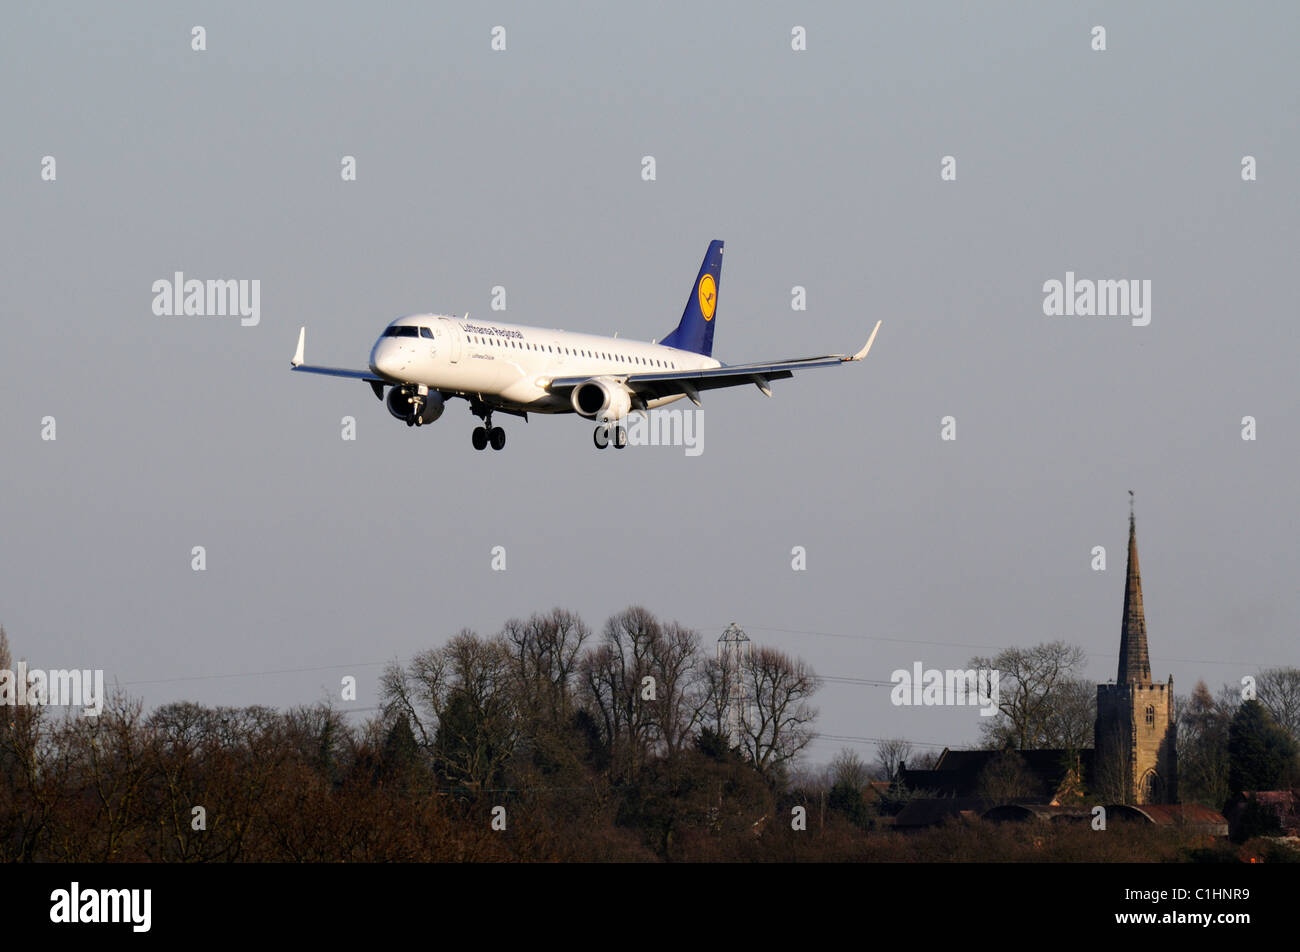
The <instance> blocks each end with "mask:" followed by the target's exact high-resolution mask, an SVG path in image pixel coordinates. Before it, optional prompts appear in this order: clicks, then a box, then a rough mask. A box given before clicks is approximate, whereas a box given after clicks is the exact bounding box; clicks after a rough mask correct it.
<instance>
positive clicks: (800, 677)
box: [740, 647, 819, 780]
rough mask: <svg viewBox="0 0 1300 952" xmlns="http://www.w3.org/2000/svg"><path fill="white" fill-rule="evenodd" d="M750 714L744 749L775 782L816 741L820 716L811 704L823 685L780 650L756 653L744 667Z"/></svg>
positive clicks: (743, 727)
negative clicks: (813, 724) (814, 737)
mask: <svg viewBox="0 0 1300 952" xmlns="http://www.w3.org/2000/svg"><path fill="white" fill-rule="evenodd" d="M740 676H741V678H742V680H743V683H744V685H745V692H746V695H747V696H748V700H749V705H750V709H749V711H748V712H746V716H745V717H744V718H742V725H741V744H740V746H741V749H742V750H743V751H744V753H745V755H746V757H747V758H748V759H749V761H750V762H751V763H752V764H753V765H754V766H755V767H756V768H757V769H758V771H759V772H760V773H762V774H764V775H766V776H767V777H768V778H769V779H771V780H776V779H779V777H780V776H781V774H782V773H783V772H784V770H785V769H786V767H787V766H788V765H789V764H790V763H791V761H793V760H794V758H795V757H797V756H798V755H799V753H800V751H802V750H803V749H804V748H805V747H807V746H808V744H809V743H810V742H811V741H812V739H813V736H814V735H813V729H812V723H813V721H814V720H815V719H816V717H817V710H816V708H813V707H811V706H809V704H808V700H809V698H811V697H812V696H813V694H815V693H816V691H817V688H818V686H819V685H818V681H817V677H816V675H814V674H813V672H812V669H811V668H810V667H808V665H807V664H805V663H804V662H803V661H800V660H796V659H792V658H790V657H789V656H788V655H786V654H783V653H782V652H780V651H778V650H776V649H775V648H766V647H763V648H755V649H754V650H753V652H751V653H750V655H749V656H748V657H747V658H746V659H745V661H744V663H743V664H742V665H741V672H740Z"/></svg>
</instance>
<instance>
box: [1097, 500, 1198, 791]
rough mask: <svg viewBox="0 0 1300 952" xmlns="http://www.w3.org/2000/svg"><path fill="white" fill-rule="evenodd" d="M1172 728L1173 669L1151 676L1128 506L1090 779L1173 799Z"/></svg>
mask: <svg viewBox="0 0 1300 952" xmlns="http://www.w3.org/2000/svg"><path fill="white" fill-rule="evenodd" d="M1176 730H1177V725H1176V724H1175V722H1174V678H1173V675H1170V676H1169V681H1168V683H1157V682H1154V681H1152V680H1151V659H1150V657H1149V656H1148V654H1147V623H1146V615H1145V614H1144V613H1143V611H1142V575H1141V573H1140V572H1139V571H1138V550H1137V526H1136V522H1135V520H1134V517H1133V513H1132V512H1130V513H1129V517H1128V577H1127V581H1126V583H1125V588H1124V622H1123V628H1122V630H1121V631H1120V638H1119V672H1118V674H1117V676H1116V678H1115V683H1114V684H1099V685H1097V722H1096V724H1095V725H1094V727H1093V743H1094V746H1095V753H1094V759H1093V765H1094V766H1093V770H1094V774H1095V776H1094V778H1093V783H1092V786H1093V787H1095V788H1096V791H1097V793H1098V794H1099V795H1101V796H1102V797H1105V798H1107V799H1114V800H1117V801H1119V802H1121V803H1136V804H1142V803H1177V802H1178V754H1177V750H1176V749H1175V739H1176Z"/></svg>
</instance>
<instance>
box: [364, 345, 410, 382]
mask: <svg viewBox="0 0 1300 952" xmlns="http://www.w3.org/2000/svg"><path fill="white" fill-rule="evenodd" d="M406 363H407V360H406V357H405V355H403V354H402V352H401V349H400V348H398V347H394V346H393V345H392V342H391V341H387V340H381V341H380V342H379V343H377V344H376V345H375V348H374V350H372V351H371V352H370V369H371V370H372V371H374V372H375V373H377V374H379V375H380V376H381V377H396V376H399V375H400V374H401V372H402V371H403V370H404V369H405V368H406Z"/></svg>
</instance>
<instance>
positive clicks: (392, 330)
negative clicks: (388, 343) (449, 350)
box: [384, 327, 432, 337]
mask: <svg viewBox="0 0 1300 952" xmlns="http://www.w3.org/2000/svg"><path fill="white" fill-rule="evenodd" d="M421 330H428V328H419V327H389V328H386V329H385V330H384V336H385V337H419V336H420V331H421ZM430 336H432V335H430Z"/></svg>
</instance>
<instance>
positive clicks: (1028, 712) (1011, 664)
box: [970, 641, 1096, 750]
mask: <svg viewBox="0 0 1300 952" xmlns="http://www.w3.org/2000/svg"><path fill="white" fill-rule="evenodd" d="M1086 657H1087V656H1086V654H1085V653H1084V651H1083V649H1082V648H1080V647H1078V646H1075V645H1067V644H1066V643H1065V642H1063V641H1053V642H1050V643H1045V644H1038V645H1034V646H1033V647H1032V648H1008V649H1006V650H1005V651H1002V652H1000V653H999V654H998V655H996V656H995V657H993V658H972V659H971V661H970V666H971V667H973V668H976V669H980V668H983V669H991V670H994V671H997V672H998V673H999V677H998V695H999V696H998V701H997V708H998V712H997V714H995V715H994V716H993V717H991V718H984V722H983V723H982V724H981V725H980V732H981V734H982V735H983V739H984V746H985V747H987V748H991V749H1000V748H1003V747H1007V746H1011V747H1015V748H1017V749H1019V750H1028V749H1035V748H1058V747H1059V748H1068V749H1076V750H1077V749H1081V748H1083V747H1088V746H1091V734H1092V728H1093V723H1094V721H1095V719H1096V688H1095V687H1094V686H1093V685H1091V684H1090V683H1088V682H1085V681H1083V680H1081V679H1079V678H1076V677H1075V676H1074V673H1075V671H1076V670H1077V669H1079V668H1080V667H1082V665H1083V663H1084V660H1085V658H1086Z"/></svg>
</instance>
